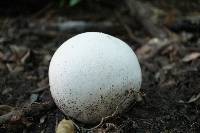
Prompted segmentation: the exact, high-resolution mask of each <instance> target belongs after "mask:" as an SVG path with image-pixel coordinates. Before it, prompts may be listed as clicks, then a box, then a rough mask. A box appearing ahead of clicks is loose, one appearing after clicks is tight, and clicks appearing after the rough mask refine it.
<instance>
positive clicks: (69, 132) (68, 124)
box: [56, 119, 75, 133]
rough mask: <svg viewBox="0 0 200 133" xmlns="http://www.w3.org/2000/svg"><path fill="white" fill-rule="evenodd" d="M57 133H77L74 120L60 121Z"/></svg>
mask: <svg viewBox="0 0 200 133" xmlns="http://www.w3.org/2000/svg"><path fill="white" fill-rule="evenodd" d="M56 133H75V127H74V125H73V122H72V120H66V119H63V120H62V121H60V122H59V124H58V127H57V129H56Z"/></svg>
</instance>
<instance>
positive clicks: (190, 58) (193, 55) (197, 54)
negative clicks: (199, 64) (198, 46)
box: [182, 52, 200, 62]
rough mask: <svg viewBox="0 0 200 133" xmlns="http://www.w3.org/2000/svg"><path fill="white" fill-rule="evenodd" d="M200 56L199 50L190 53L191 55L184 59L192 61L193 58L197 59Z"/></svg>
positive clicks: (184, 60)
mask: <svg viewBox="0 0 200 133" xmlns="http://www.w3.org/2000/svg"><path fill="white" fill-rule="evenodd" d="M199 57H200V53H199V52H193V53H190V54H189V55H186V56H185V57H184V58H183V59H182V61H183V62H189V61H192V60H195V59H197V58H199Z"/></svg>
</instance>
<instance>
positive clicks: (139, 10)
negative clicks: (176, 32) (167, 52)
mask: <svg viewBox="0 0 200 133" xmlns="http://www.w3.org/2000/svg"><path fill="white" fill-rule="evenodd" d="M126 4H127V6H128V7H129V10H130V13H131V15H132V16H133V18H136V19H137V21H139V22H140V23H141V24H142V26H143V27H144V28H145V29H146V30H147V31H148V32H149V33H150V34H151V35H152V36H153V37H157V38H160V39H163V38H166V37H167V36H168V35H167V33H166V32H165V31H164V30H162V29H161V28H159V27H157V26H155V25H154V24H153V22H152V21H151V15H150V13H151V9H150V8H149V7H150V5H146V4H144V3H141V2H140V1H139V0H126Z"/></svg>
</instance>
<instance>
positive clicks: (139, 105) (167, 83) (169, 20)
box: [0, 0, 200, 133]
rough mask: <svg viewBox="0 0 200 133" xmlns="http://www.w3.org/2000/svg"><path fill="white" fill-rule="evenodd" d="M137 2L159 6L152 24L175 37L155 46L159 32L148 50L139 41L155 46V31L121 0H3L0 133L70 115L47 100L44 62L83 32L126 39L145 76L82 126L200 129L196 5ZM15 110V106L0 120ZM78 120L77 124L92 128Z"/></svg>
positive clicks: (50, 124)
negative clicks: (120, 103)
mask: <svg viewBox="0 0 200 133" xmlns="http://www.w3.org/2000/svg"><path fill="white" fill-rule="evenodd" d="M141 2H144V4H146V3H148V4H149V7H151V6H152V5H153V6H154V7H156V9H160V10H156V12H154V13H153V15H152V16H153V18H154V19H153V20H154V22H153V23H154V24H155V25H156V26H158V27H159V28H160V29H161V30H164V31H166V32H167V33H168V34H170V36H171V37H172V38H173V37H175V38H176V40H178V41H172V42H171V43H169V44H168V45H165V46H160V45H159V44H160V43H162V42H164V40H165V39H166V38H167V37H165V38H164V40H162V41H161V42H160V43H158V46H157V45H155V46H154V45H149V46H150V48H151V47H153V50H155V51H154V54H153V55H151V51H150V52H148V50H149V49H150V48H149V47H147V48H146V47H145V46H146V45H147V44H149V43H150V42H153V44H155V43H156V42H157V41H156V39H159V35H158V36H156V35H157V34H154V32H149V31H151V29H150V30H149V29H148V26H147V27H145V26H144V25H145V24H144V23H143V22H141V21H143V20H141V19H140V17H134V15H131V13H130V9H129V8H128V7H127V5H126V4H125V2H122V1H119V0H117V1H106V0H94V1H89V0H82V1H81V2H80V3H78V4H77V5H75V6H69V5H68V2H65V3H64V4H63V5H60V3H59V2H58V1H57V2H56V1H51V0H42V1H38V0H27V1H26V0H20V1H18V0H14V1H10V0H7V1H1V2H0V3H1V4H0V115H1V116H0V133H54V132H55V129H56V127H57V125H58V123H59V121H60V120H62V119H63V118H64V117H66V119H67V118H68V117H67V116H64V115H63V114H62V113H61V112H60V111H59V109H58V108H57V107H56V106H55V105H54V103H53V101H52V98H51V95H50V91H49V85H48V66H49V61H50V59H51V57H52V55H53V53H54V52H55V50H56V49H57V48H58V47H59V46H60V45H61V44H62V43H63V42H64V41H65V40H67V39H69V38H70V37H72V36H74V35H76V34H79V33H82V32H86V31H99V32H104V33H107V34H110V35H113V36H116V37H118V38H120V39H122V40H123V41H125V42H127V43H128V44H129V45H130V47H131V48H132V49H133V50H134V51H136V54H137V56H138V57H139V61H140V64H141V67H142V74H143V82H142V87H141V96H142V99H140V100H139V101H138V102H136V103H135V102H133V105H132V106H131V107H130V108H129V109H128V110H126V111H125V112H124V113H123V114H122V115H119V116H115V117H113V118H111V119H109V120H106V121H105V122H104V123H103V124H102V125H101V126H99V127H98V128H97V129H95V130H93V131H88V132H124V133H158V132H162V133H180V132H188V133H198V132H200V36H199V35H200V8H199V5H200V3H199V1H198V0H196V1H195V0H194V1H192V2H189V1H187V0H183V1H173V0H170V1H168V2H166V1H164V0H161V1H159V0H155V1H154V2H150V1H148V0H142V1H141ZM149 2H150V3H149ZM136 16H137V15H136ZM188 16H189V17H188ZM138 18H139V19H138ZM191 18H192V19H191ZM147 19H148V18H147ZM149 21H150V20H149ZM169 38H170V37H169ZM169 40H170V39H169ZM157 47H159V48H158V49H157ZM146 50H147V52H146ZM144 57H145V58H144ZM77 82H78V81H77ZM88 82H90V81H88ZM13 110H20V112H19V113H16V111H15V113H14V114H13V115H12V117H10V118H9V119H6V120H4V119H3V118H4V117H5V116H6V114H8V113H10V112H13ZM2 116H3V117H2ZM76 123H77V125H78V126H79V128H81V127H91V125H84V124H83V123H80V122H76ZM77 132H86V131H85V130H84V128H83V129H80V130H78V129H77Z"/></svg>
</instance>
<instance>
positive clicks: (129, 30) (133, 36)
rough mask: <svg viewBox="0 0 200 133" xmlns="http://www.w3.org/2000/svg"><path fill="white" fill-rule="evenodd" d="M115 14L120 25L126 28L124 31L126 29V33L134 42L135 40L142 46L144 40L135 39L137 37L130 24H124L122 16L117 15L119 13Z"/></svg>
mask: <svg viewBox="0 0 200 133" xmlns="http://www.w3.org/2000/svg"><path fill="white" fill-rule="evenodd" d="M115 14H116V17H117V19H118V21H119V23H120V24H121V25H122V26H123V27H124V29H125V30H126V32H127V33H128V36H129V37H130V38H131V39H132V40H134V41H135V42H136V43H138V44H140V45H141V44H143V43H144V42H143V41H142V39H140V38H137V37H135V35H134V34H133V32H132V30H131V28H130V27H129V26H128V24H126V23H125V22H124V20H123V18H122V16H121V15H120V14H119V13H117V12H116V13H115Z"/></svg>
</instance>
